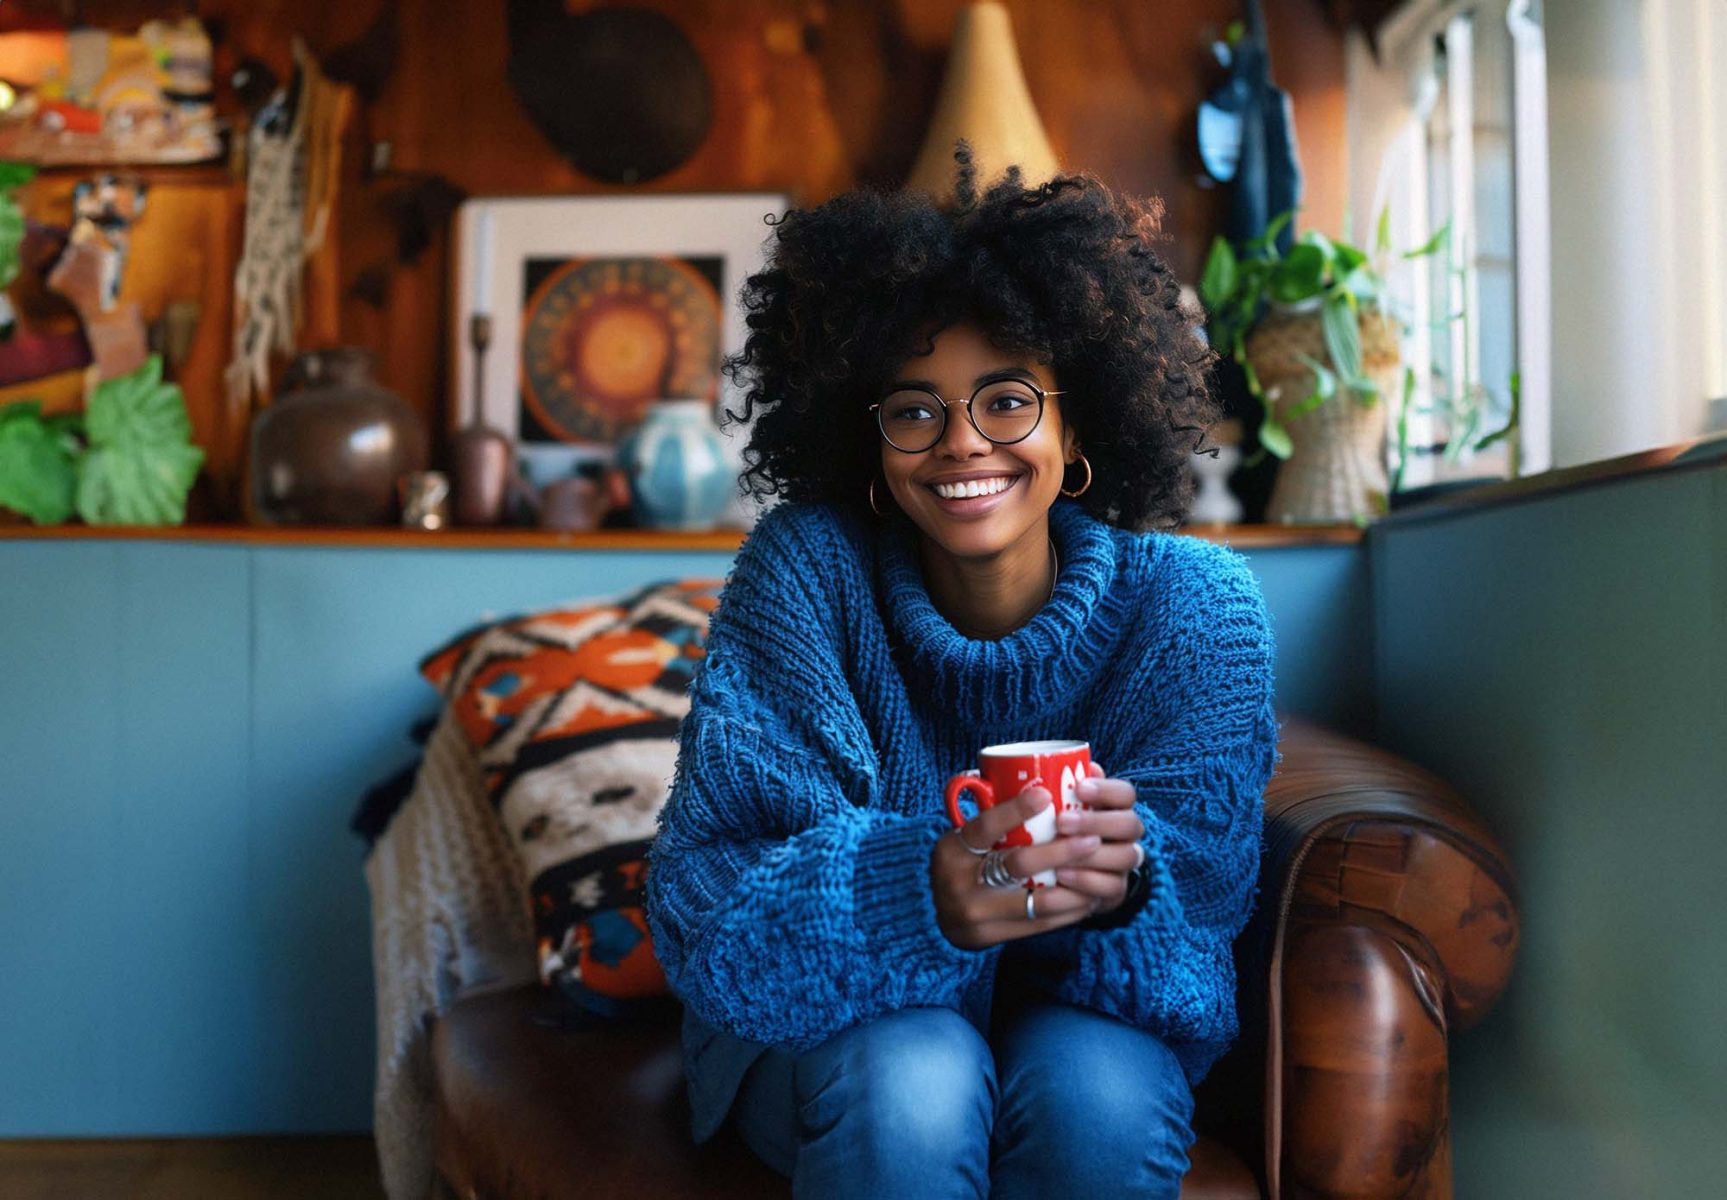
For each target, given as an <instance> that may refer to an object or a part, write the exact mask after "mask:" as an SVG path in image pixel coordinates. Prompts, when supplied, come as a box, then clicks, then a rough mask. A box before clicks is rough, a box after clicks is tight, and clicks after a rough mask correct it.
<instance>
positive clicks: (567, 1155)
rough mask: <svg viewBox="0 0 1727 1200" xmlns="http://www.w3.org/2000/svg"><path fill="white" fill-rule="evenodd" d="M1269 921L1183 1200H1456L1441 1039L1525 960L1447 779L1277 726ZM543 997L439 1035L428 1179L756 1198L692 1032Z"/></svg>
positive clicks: (1258, 928) (487, 1191)
mask: <svg viewBox="0 0 1727 1200" xmlns="http://www.w3.org/2000/svg"><path fill="white" fill-rule="evenodd" d="M1280 719H1281V721H1282V742H1281V749H1282V751H1283V755H1284V757H1283V761H1282V762H1281V763H1280V764H1279V766H1278V771H1277V774H1276V776H1275V777H1274V778H1273V779H1272V781H1271V784H1270V786H1269V787H1268V788H1267V790H1266V795H1265V806H1266V844H1265V855H1264V860H1263V865H1262V875H1261V887H1260V908H1259V911H1258V913H1257V914H1256V915H1255V917H1254V918H1253V920H1252V922H1251V923H1250V924H1249V926H1248V928H1247V929H1246V930H1245V931H1244V932H1243V934H1242V936H1241V937H1240V938H1239V939H1238V940H1237V943H1236V958H1237V967H1238V972H1239V975H1238V993H1237V997H1238V1006H1239V1011H1240V1015H1241V1022H1242V1034H1241V1038H1240V1040H1239V1041H1238V1042H1237V1043H1236V1045H1235V1046H1234V1047H1233V1048H1232V1049H1231V1050H1230V1051H1229V1053H1228V1054H1226V1055H1225V1056H1224V1057H1223V1059H1221V1060H1220V1061H1219V1062H1218V1063H1217V1065H1216V1066H1215V1067H1213V1069H1212V1071H1211V1073H1210V1074H1209V1075H1208V1076H1207V1077H1206V1078H1205V1080H1204V1081H1203V1082H1202V1083H1201V1084H1200V1086H1199V1088H1198V1090H1197V1093H1196V1095H1195V1121H1194V1124H1195V1128H1196V1130H1197V1132H1198V1133H1199V1138H1198V1140H1197V1141H1196V1142H1195V1143H1194V1145H1193V1147H1192V1148H1191V1150H1190V1151H1189V1157H1190V1158H1191V1160H1192V1164H1193V1165H1192V1168H1191V1170H1190V1171H1189V1173H1188V1175H1187V1177H1186V1179H1185V1181H1184V1182H1183V1185H1182V1192H1181V1194H1182V1196H1183V1197H1184V1198H1186V1200H1199V1198H1217V1200H1221V1198H1225V1197H1227V1198H1230V1200H1234V1198H1235V1197H1255V1198H1257V1197H1261V1196H1269V1197H1271V1198H1272V1200H1279V1198H1283V1200H1295V1198H1297V1197H1314V1196H1352V1197H1356V1196H1399V1197H1420V1198H1430V1197H1447V1196H1450V1195H1451V1135H1450V1122H1449V1114H1450V1098H1449V1089H1448V1068H1447V1061H1448V1060H1447V1047H1448V1040H1449V1037H1450V1035H1451V1034H1452V1033H1453V1032H1454V1031H1456V1030H1461V1029H1467V1028H1469V1027H1470V1026H1471V1025H1473V1024H1475V1023H1476V1022H1477V1021H1479V1020H1480V1019H1481V1017H1482V1015H1483V1014H1484V1013H1485V1012H1486V1011H1487V1010H1488V1008H1489V1007H1491V1005H1492V1004H1493V1002H1494V1000H1495V999H1496V998H1497V997H1498V996H1499V993H1500V991H1501V990H1502V989H1503V988H1504V986H1505V983H1506V981H1507V979H1508V978H1509V976H1510V974H1511V967H1512V962H1513V959H1514V957H1515V955H1516V952H1517V940H1518V914H1517V907H1516V898H1515V889H1516V884H1515V880H1514V878H1513V876H1512V872H1511V868H1510V866H1509V864H1508V863H1507V862H1506V860H1505V855H1504V853H1503V852H1502V851H1501V849H1500V848H1499V846H1498V844H1497V843H1496V842H1495V840H1494V838H1493V836H1492V834H1491V833H1490V832H1489V831H1488V830H1487V828H1486V826H1485V825H1483V823H1482V822H1481V820H1480V819H1479V818H1478V817H1477V816H1476V815H1475V813H1474V812H1472V811H1471V810H1470V808H1469V806H1468V805H1467V804H1465V803H1464V801H1463V800H1462V798H1461V797H1460V796H1458V795H1457V794H1456V792H1454V791H1453V790H1452V789H1451V788H1450V787H1448V786H1447V785H1446V784H1445V783H1444V782H1443V781H1442V780H1440V779H1438V778H1436V777H1435V776H1434V775H1432V774H1430V773H1429V772H1426V771H1423V770H1421V769H1420V768H1418V767H1415V766H1414V765H1412V764H1410V763H1407V762H1404V761H1402V760H1400V759H1398V758H1396V757H1395V756H1393V755H1391V754H1388V753H1386V752H1385V751H1383V750H1380V749H1378V748H1376V747H1374V746H1371V745H1368V744H1367V743H1364V742H1362V741H1359V740H1356V739H1354V738H1349V737H1345V736H1342V735H1340V734H1337V733H1335V732H1332V731H1330V730H1327V729H1325V728H1323V727H1321V726H1319V725H1317V724H1315V723H1313V722H1311V721H1309V720H1306V719H1304V718H1300V717H1293V716H1281V718H1280ZM545 1004H546V1001H545V999H544V998H543V996H542V993H541V991H540V989H538V988H537V987H528V988H519V989H516V990H512V991H504V992H497V993H493V994H490V995H485V996H477V997H472V998H469V999H465V1000H462V1001H461V1002H459V1003H458V1004H456V1005H455V1006H454V1007H453V1008H452V1009H451V1010H450V1011H449V1012H448V1013H447V1014H446V1015H445V1016H444V1017H443V1018H442V1019H441V1020H439V1021H438V1023H437V1025H436V1027H435V1028H434V1030H433V1035H432V1052H433V1058H434V1063H435V1071H436V1076H437V1110H436V1137H437V1147H436V1154H437V1168H438V1173H439V1176H440V1179H441V1183H442V1185H443V1186H445V1187H447V1188H448V1189H449V1190H450V1191H451V1192H453V1193H454V1194H455V1195H457V1196H460V1197H464V1198H470V1197H472V1198H481V1197H483V1198H485V1200H504V1198H511V1200H514V1198H517V1197H521V1198H526V1197H536V1198H544V1197H566V1196H567V1197H577V1196H580V1197H585V1198H588V1200H600V1198H603V1197H618V1198H620V1200H622V1198H626V1197H627V1198H628V1200H640V1198H641V1197H643V1196H700V1197H752V1198H755V1197H763V1196H776V1195H786V1194H789V1192H790V1186H789V1184H788V1183H787V1181H786V1180H784V1179H783V1178H781V1177H780V1176H778V1175H776V1174H774V1173H773V1172H772V1171H770V1170H769V1169H768V1168H767V1167H766V1166H764V1165H762V1164H761V1163H760V1162H758V1161H757V1160H756V1159H755V1157H754V1156H753V1155H752V1154H751V1153H750V1152H749V1150H748V1149H747V1148H746V1147H745V1146H744V1145H743V1143H742V1141H741V1139H740V1138H739V1137H738V1135H737V1134H736V1132H735V1131H734V1130H733V1129H732V1127H731V1126H730V1124H729V1123H728V1125H727V1126H726V1127H725V1128H724V1129H722V1130H721V1131H720V1133H719V1134H718V1135H716V1137H715V1138H714V1139H713V1140H712V1141H710V1142H708V1143H707V1144H705V1145H703V1146H700V1147H697V1146H694V1145H693V1144H691V1142H690V1139H689V1135H688V1129H689V1110H688V1101H687V1098H686V1096H685V1092H684V1081H683V1075H682V1062H681V1057H680V1051H679V1040H678V1027H677V1024H676V1022H675V1021H672V1022H668V1023H667V1024H665V1025H664V1026H663V1027H654V1026H650V1027H645V1028H644V1027H634V1028H613V1029H605V1030H597V1031H596V1030H588V1031H582V1032H563V1031H559V1030H557V1029H555V1028H550V1027H548V1026H547V1025H546V1024H545V1023H543V1022H537V1021H536V1020H535V1019H534V1016H535V1013H536V1010H538V1009H541V1008H542V1007H543V1006H544V1005H545Z"/></svg>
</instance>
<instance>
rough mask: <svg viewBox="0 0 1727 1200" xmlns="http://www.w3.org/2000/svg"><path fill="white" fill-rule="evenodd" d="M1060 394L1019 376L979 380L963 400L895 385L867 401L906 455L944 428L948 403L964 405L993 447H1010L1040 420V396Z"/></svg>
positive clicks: (893, 443)
mask: <svg viewBox="0 0 1727 1200" xmlns="http://www.w3.org/2000/svg"><path fill="white" fill-rule="evenodd" d="M1061 394H1062V393H1061V392H1059V391H1045V390H1044V389H1043V388H1040V387H1038V386H1037V384H1035V383H1030V382H1027V381H1026V380H1024V379H996V380H991V381H989V382H987V383H983V384H979V385H978V388H977V390H976V391H974V392H973V393H972V394H971V396H970V397H969V398H968V399H965V400H943V399H942V398H941V396H939V395H938V394H936V392H934V391H933V390H931V389H930V388H925V387H900V388H895V389H894V390H893V391H891V392H889V393H888V395H887V397H886V398H885V399H883V400H882V401H881V402H880V403H877V404H872V405H870V410H871V411H872V412H874V413H875V417H876V426H877V428H879V429H880V430H881V435H882V437H883V438H884V439H886V441H887V444H888V445H890V446H892V447H893V448H894V449H895V450H902V451H904V452H905V453H907V454H921V453H923V452H924V451H925V450H928V449H929V448H930V447H931V446H934V445H935V444H936V443H937V442H939V441H941V439H942V435H943V434H945V433H946V432H947V407H948V405H949V404H964V405H965V411H966V415H967V416H968V417H969V418H970V420H971V426H972V428H973V429H975V430H977V431H978V433H980V434H982V435H983V436H984V437H985V438H987V439H988V440H989V441H992V442H994V443H995V444H996V445H998V446H1011V445H1012V444H1013V443H1014V442H1020V441H1024V440H1025V439H1026V438H1028V437H1030V436H1031V433H1032V431H1033V430H1034V429H1036V428H1037V426H1038V422H1039V421H1041V420H1043V401H1044V397H1046V396H1059V395H1061Z"/></svg>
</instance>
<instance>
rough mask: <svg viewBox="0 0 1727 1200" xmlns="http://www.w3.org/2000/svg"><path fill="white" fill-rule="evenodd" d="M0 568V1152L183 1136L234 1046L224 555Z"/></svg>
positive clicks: (239, 678) (242, 631)
mask: <svg viewBox="0 0 1727 1200" xmlns="http://www.w3.org/2000/svg"><path fill="white" fill-rule="evenodd" d="M0 562H3V563H4V566H3V567H0V571H3V577H4V580H5V584H4V586H3V587H0V629H3V630H4V633H3V634H0V637H3V639H4V641H3V643H0V645H3V647H4V648H3V650H0V678H3V679H4V687H3V688H0V1014H3V1019H0V1133H6V1134H47V1133H54V1132H60V1131H84V1130H98V1129H99V1130H102V1131H105V1132H112V1133H157V1132H173V1131H176V1130H181V1129H187V1128H201V1127H202V1126H203V1125H204V1123H205V1121H206V1119H207V1114H208V1113H209V1111H210V1110H211V1107H212V1106H213V1105H214V1106H221V1107H225V1106H226V1105H227V1104H228V1103H229V1102H230V1099H231V1094H232V1091H233V1089H235V1088H237V1087H240V1086H243V1081H244V1072H245V1071H246V1070H247V1069H248V1068H249V1067H250V1066H251V1065H252V1063H253V1062H254V1061H255V1060H256V1059H257V1058H258V1057H259V1056H260V1055H262V1054H264V1053H266V1052H267V1043H263V1042H261V1041H260V1040H259V1039H256V1038H254V1037H252V1036H251V1034H250V1028H249V1026H248V1024H247V1022H246V1015H245V1014H246V1010H247V1007H248V1004H247V1002H248V994H247V983H248V974H249V972H247V970H246V966H247V964H248V963H250V962H252V961H253V960H254V959H255V957H256V955H257V954H258V953H259V948H258V947H257V946H256V945H255V944H254V943H253V942H252V940H251V938H250V936H249V929H248V927H247V922H246V913H245V908H244V905H243V903H242V902H241V901H242V900H243V896H244V862H243V859H240V858H238V857H236V855H235V853H234V851H235V849H236V848H237V847H238V846H239V845H242V844H243V837H244V832H245V818H246V811H245V798H246V778H247V772H246V737H247V730H246V696H247V691H248V682H249V680H248V656H247V642H248V592H247V579H246V574H245V561H244V557H243V554H242V553H240V552H237V551H235V550H232V549H229V548H220V547H218V548H209V547H197V546H177V545H171V544H161V543H124V542H115V543H66V544H53V543H21V544H14V545H9V546H7V547H5V552H4V555H3V557H0Z"/></svg>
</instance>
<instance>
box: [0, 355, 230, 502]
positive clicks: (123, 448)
mask: <svg viewBox="0 0 1727 1200" xmlns="http://www.w3.org/2000/svg"><path fill="white" fill-rule="evenodd" d="M41 410H42V406H41V405H40V403H38V402H37V401H34V400H24V401H19V402H17V403H14V404H9V405H6V406H5V407H3V408H0V506H4V507H6V508H10V509H13V510H15V511H17V512H20V513H23V514H24V515H25V516H27V517H29V518H30V519H31V520H32V521H34V522H35V523H36V524H38V525H52V524H57V523H59V522H61V521H64V520H66V519H67V518H68V517H69V516H70V515H71V514H72V512H73V511H76V512H77V514H78V515H79V516H80V517H81V518H83V520H84V521H85V522H86V523H87V524H90V525H178V524H181V523H183V522H184V521H185V519H186V495H187V493H188V492H190V491H191V489H192V483H193V481H194V480H195V479H196V478H197V477H198V469H199V467H200V466H202V465H203V462H204V451H203V450H201V449H199V448H198V447H197V446H194V445H192V444H191V435H192V422H191V420H190V419H189V418H188V417H187V415H186V404H185V399H184V397H183V396H182V395H181V392H180V388H179V386H178V385H177V384H173V383H164V382H163V381H162V358H161V356H160V355H155V354H152V355H151V356H150V357H149V358H148V359H146V360H145V361H144V364H143V365H142V366H141V367H139V368H138V369H137V370H136V371H133V372H132V373H131V374H129V375H121V376H117V377H116V378H113V379H105V380H103V381H102V382H101V383H99V384H97V385H96V388H95V390H94V391H93V392H92V393H91V394H90V399H89V402H88V403H87V404H86V406H85V411H84V412H83V413H65V414H60V415H58V416H53V417H46V418H44V417H43V416H42V411H41Z"/></svg>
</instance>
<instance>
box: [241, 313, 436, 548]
mask: <svg viewBox="0 0 1727 1200" xmlns="http://www.w3.org/2000/svg"><path fill="white" fill-rule="evenodd" d="M372 361H373V358H372V354H371V352H370V351H369V350H366V349H364V348H362V347H359V346H342V347H337V348H334V349H328V350H312V351H308V352H307V353H305V354H302V355H300V356H299V357H297V358H296V359H294V361H293V362H291V363H289V364H288V369H287V372H286V374H285V375H284V376H283V380H282V388H283V394H282V395H281V396H279V397H278V398H277V399H276V401H275V402H274V403H273V404H271V405H270V407H268V408H266V409H265V410H264V411H262V412H261V413H259V414H258V415H257V416H256V417H254V418H253V420H252V429H251V477H252V487H251V493H252V503H251V516H252V519H253V520H254V521H255V522H258V523H260V524H265V525H390V524H393V523H394V522H395V520H396V509H397V498H396V483H397V480H399V479H400V478H401V477H402V476H404V475H407V474H409V473H410V472H414V471H424V470H425V469H426V468H427V466H428V465H429V464H428V459H429V458H430V439H429V437H428V434H427V431H426V424H425V422H424V421H423V420H422V419H421V418H420V415H419V414H418V413H417V412H415V411H414V410H413V409H412V408H410V407H409V406H408V404H407V402H406V401H404V400H403V399H402V398H401V397H400V396H398V395H396V393H394V392H392V391H390V390H389V389H388V388H385V387H382V386H381V385H379V384H378V382H377V381H376V380H374V379H373V378H372Z"/></svg>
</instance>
